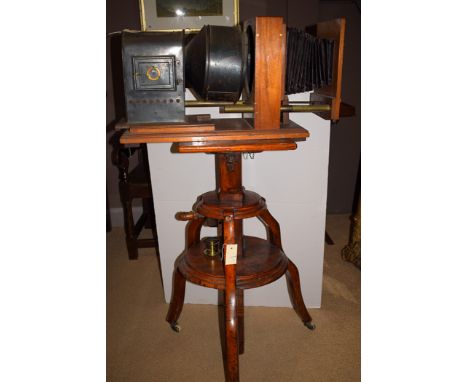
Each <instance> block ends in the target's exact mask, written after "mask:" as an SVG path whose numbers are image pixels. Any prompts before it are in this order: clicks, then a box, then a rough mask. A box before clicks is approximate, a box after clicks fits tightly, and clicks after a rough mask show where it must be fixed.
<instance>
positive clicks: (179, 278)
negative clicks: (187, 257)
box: [166, 266, 185, 332]
mask: <svg viewBox="0 0 468 382" xmlns="http://www.w3.org/2000/svg"><path fill="white" fill-rule="evenodd" d="M172 282H173V285H172V296H171V303H170V304H169V311H168V312H167V315H166V321H167V322H169V324H170V325H171V328H172V330H174V331H176V332H180V326H179V324H178V322H177V320H178V319H179V317H180V314H181V313H182V308H183V307H184V299H185V278H184V276H183V275H182V273H180V271H179V269H178V268H177V266H176V268H175V270H174V275H173V281H172Z"/></svg>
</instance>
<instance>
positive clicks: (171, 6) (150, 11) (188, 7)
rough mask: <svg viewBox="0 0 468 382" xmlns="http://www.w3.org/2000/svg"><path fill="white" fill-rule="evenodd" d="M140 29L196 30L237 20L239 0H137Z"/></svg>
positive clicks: (234, 22)
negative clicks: (204, 26)
mask: <svg viewBox="0 0 468 382" xmlns="http://www.w3.org/2000/svg"><path fill="white" fill-rule="evenodd" d="M140 22H141V30H142V31H178V30H182V29H185V30H187V31H188V32H190V31H198V30H200V29H201V28H202V27H203V25H207V24H211V25H225V26H233V25H237V24H238V23H239V0H140Z"/></svg>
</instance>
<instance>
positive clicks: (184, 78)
mask: <svg viewBox="0 0 468 382" xmlns="http://www.w3.org/2000/svg"><path fill="white" fill-rule="evenodd" d="M245 45H246V39H245V38H244V35H243V33H242V31H241V29H240V28H239V27H225V26H213V25H206V26H204V27H203V28H202V29H201V31H200V32H198V33H197V35H195V36H194V37H193V38H192V39H191V40H190V41H189V43H188V44H187V46H186V47H184V33H183V32H130V31H124V32H123V34H122V55H123V68H124V87H125V98H126V108H127V122H128V123H129V124H141V123H158V122H184V120H185V110H184V109H185V97H184V91H185V86H187V87H189V88H191V90H192V92H193V93H194V95H195V96H196V97H197V98H198V99H200V100H205V101H228V102H235V101H237V100H238V99H239V97H240V94H241V92H242V88H243V85H244V78H245V73H246V61H247V60H246V57H247V54H246V52H247V49H246V46H245ZM184 57H185V58H184Z"/></svg>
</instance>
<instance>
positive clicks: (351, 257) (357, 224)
mask: <svg viewBox="0 0 468 382" xmlns="http://www.w3.org/2000/svg"><path fill="white" fill-rule="evenodd" d="M341 258H342V259H343V260H346V261H349V262H350V263H353V264H354V265H355V266H356V267H358V268H359V269H361V198H360V197H359V204H358V210H357V212H356V214H355V215H354V216H353V217H352V223H351V238H350V240H349V243H348V245H347V246H346V247H344V248H343V250H342V251H341Z"/></svg>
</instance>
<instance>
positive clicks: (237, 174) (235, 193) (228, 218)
mask: <svg viewBox="0 0 468 382" xmlns="http://www.w3.org/2000/svg"><path fill="white" fill-rule="evenodd" d="M216 172H217V190H216V192H217V195H218V199H219V201H220V202H221V203H226V209H225V210H224V220H223V224H222V231H223V242H224V247H223V265H224V273H225V283H226V284H225V290H224V316H225V341H226V368H225V375H226V381H228V382H238V381H239V353H240V352H243V350H244V338H243V336H244V328H243V324H244V317H243V314H244V306H243V305H244V299H243V293H242V292H241V291H239V290H238V289H237V285H236V264H231V265H227V264H226V250H225V248H226V245H228V244H237V256H238V257H240V256H242V245H243V232H242V219H236V218H235V207H236V205H238V206H240V205H241V203H242V201H243V199H244V193H243V187H242V156H241V153H220V154H216ZM241 294H242V296H241Z"/></svg>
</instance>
